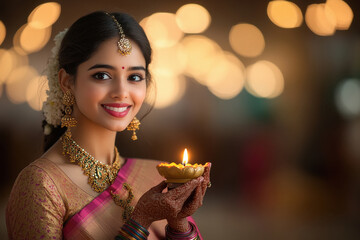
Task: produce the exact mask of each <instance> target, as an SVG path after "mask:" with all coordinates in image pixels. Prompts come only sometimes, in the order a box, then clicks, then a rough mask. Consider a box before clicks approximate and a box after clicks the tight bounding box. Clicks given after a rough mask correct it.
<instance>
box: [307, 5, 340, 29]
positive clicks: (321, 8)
mask: <svg viewBox="0 0 360 240" xmlns="http://www.w3.org/2000/svg"><path fill="white" fill-rule="evenodd" d="M305 22H306V24H307V26H308V27H309V28H310V30H311V31H312V32H313V33H315V34H317V35H319V36H330V35H333V34H334V33H335V30H336V16H335V14H334V12H333V11H332V10H331V8H330V7H329V6H328V5H326V4H324V3H321V4H311V5H309V6H308V7H307V9H306V13H305Z"/></svg>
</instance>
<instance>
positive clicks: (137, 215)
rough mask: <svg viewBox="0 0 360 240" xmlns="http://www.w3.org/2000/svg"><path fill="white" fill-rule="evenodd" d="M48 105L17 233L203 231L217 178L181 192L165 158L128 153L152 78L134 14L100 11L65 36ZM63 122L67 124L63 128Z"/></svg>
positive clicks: (144, 235) (189, 235) (18, 196)
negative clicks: (126, 141)
mask: <svg viewBox="0 0 360 240" xmlns="http://www.w3.org/2000/svg"><path fill="white" fill-rule="evenodd" d="M55 41H56V44H55V47H54V49H53V51H52V52H53V56H52V57H51V58H50V59H49V63H48V67H47V73H48V80H49V91H48V98H47V101H46V102H45V103H44V106H43V112H44V116H45V120H44V123H43V126H44V133H45V134H46V135H45V146H44V148H45V149H44V150H45V152H44V154H43V155H42V156H41V157H39V159H37V160H35V161H34V162H33V163H31V164H30V165H29V166H27V167H26V168H25V169H23V171H22V172H21V173H20V174H19V176H18V178H17V180H16V182H15V184H14V186H13V189H12V192H11V195H10V198H9V202H8V206H7V210H6V222H7V228H8V234H9V238H10V239H40V238H46V239H164V238H167V239H201V235H200V232H199V230H198V229H197V227H196V225H195V223H194V220H193V219H192V218H191V215H192V214H193V213H194V212H195V211H196V210H197V209H198V208H199V207H200V206H201V204H202V201H203V197H204V195H205V192H206V188H207V185H208V183H209V181H210V179H209V176H210V165H208V166H207V167H206V169H205V172H204V174H203V175H202V176H200V177H199V178H197V179H194V180H192V181H189V182H188V183H186V184H184V185H182V186H180V187H178V188H176V189H172V190H168V191H166V190H164V189H165V188H166V183H165V182H164V181H162V178H161V177H160V175H158V173H157V171H156V165H157V164H159V162H158V161H156V160H146V159H133V158H126V157H124V156H121V155H120V153H119V152H118V150H117V148H116V146H115V138H116V134H117V133H118V132H122V131H124V130H125V129H128V130H130V131H133V136H132V139H133V140H135V139H136V130H138V129H139V124H140V122H139V120H138V119H137V118H136V115H137V113H138V112H139V110H140V108H141V106H142V104H143V102H144V100H145V97H146V95H147V91H148V89H149V86H150V84H151V77H150V73H149V70H148V66H149V64H150V61H151V48H150V44H149V41H148V39H147V37H146V35H145V33H144V31H143V29H142V28H141V27H140V26H139V24H138V23H137V22H136V21H135V20H134V19H133V18H132V17H131V16H129V15H127V14H124V13H112V14H110V13H106V12H94V13H91V14H89V15H86V16H84V17H82V18H80V19H79V20H78V21H76V22H75V23H74V24H73V25H72V26H71V27H70V28H69V30H66V31H64V32H61V33H60V34H58V35H57V36H56V37H55ZM60 125H61V126H60Z"/></svg>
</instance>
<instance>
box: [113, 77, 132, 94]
mask: <svg viewBox="0 0 360 240" xmlns="http://www.w3.org/2000/svg"><path fill="white" fill-rule="evenodd" d="M111 88H112V89H111V97H112V98H116V99H124V98H127V97H128V96H129V86H128V84H127V81H126V80H122V79H117V80H116V81H114V84H113V85H112V86H111Z"/></svg>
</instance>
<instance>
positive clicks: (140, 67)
mask: <svg viewBox="0 0 360 240" xmlns="http://www.w3.org/2000/svg"><path fill="white" fill-rule="evenodd" d="M128 69H129V70H131V71H135V70H143V71H145V72H146V69H145V68H144V67H143V66H133V67H129V68H128Z"/></svg>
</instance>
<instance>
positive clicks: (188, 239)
mask: <svg viewBox="0 0 360 240" xmlns="http://www.w3.org/2000/svg"><path fill="white" fill-rule="evenodd" d="M189 224H190V229H189V230H188V231H186V232H178V231H175V230H173V229H172V228H171V227H170V226H169V225H166V227H165V232H166V239H168V240H200V236H199V234H198V232H197V229H196V226H195V225H194V224H193V223H192V222H189Z"/></svg>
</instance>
